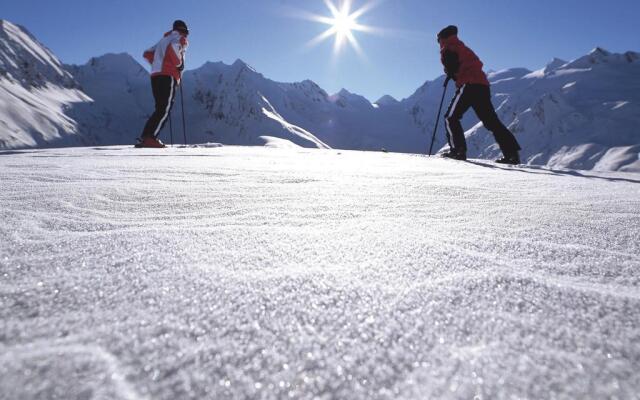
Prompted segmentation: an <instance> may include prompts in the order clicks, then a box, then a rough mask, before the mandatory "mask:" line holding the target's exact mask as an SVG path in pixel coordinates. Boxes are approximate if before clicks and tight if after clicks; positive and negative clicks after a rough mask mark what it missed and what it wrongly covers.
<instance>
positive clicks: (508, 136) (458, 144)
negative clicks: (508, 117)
mask: <svg viewBox="0 0 640 400" xmlns="http://www.w3.org/2000/svg"><path fill="white" fill-rule="evenodd" d="M470 107H473V111H475V112H476V115H477V116H478V118H480V121H482V123H483V124H484V127H485V128H487V129H488V130H490V131H491V132H492V133H493V136H494V137H495V138H496V142H497V143H498V146H500V150H502V154H504V155H505V156H508V155H512V154H515V153H517V152H518V151H519V150H521V149H520V145H519V144H518V141H517V140H516V138H515V137H514V136H513V133H511V131H509V129H507V127H506V126H504V124H503V123H502V122H501V121H500V119H499V118H498V114H496V110H495V109H494V108H493V104H492V103H491V90H490V89H489V86H485V85H469V84H467V85H464V86H462V87H461V88H459V89H458V90H457V91H456V95H455V96H453V100H451V105H450V106H449V109H448V110H447V113H446V114H445V117H444V119H445V124H446V127H447V140H448V141H449V147H451V150H453V151H455V152H458V153H465V154H466V152H467V142H466V141H465V138H464V131H463V129H462V125H461V124H460V120H461V119H462V116H463V115H464V113H465V112H467V110H468V109H469V108H470Z"/></svg>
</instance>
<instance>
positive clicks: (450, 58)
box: [442, 50, 460, 80]
mask: <svg viewBox="0 0 640 400" xmlns="http://www.w3.org/2000/svg"><path fill="white" fill-rule="evenodd" d="M442 65H444V73H445V74H447V77H448V78H451V79H454V80H455V79H456V75H457V74H458V71H459V70H460V59H459V57H458V53H456V52H455V51H451V50H445V51H444V52H443V53H442Z"/></svg>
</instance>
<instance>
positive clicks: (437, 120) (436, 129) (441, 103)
mask: <svg viewBox="0 0 640 400" xmlns="http://www.w3.org/2000/svg"><path fill="white" fill-rule="evenodd" d="M450 79H451V78H449V77H447V79H445V81H444V90H443V91H442V100H440V108H439V109H438V116H437V117H436V127H435V128H434V129H433V136H432V137H431V146H429V157H431V153H432V151H433V142H434V141H435V140H436V132H437V131H438V124H439V123H440V114H442V105H443V104H444V96H445V95H446V94H447V86H449V80H450Z"/></svg>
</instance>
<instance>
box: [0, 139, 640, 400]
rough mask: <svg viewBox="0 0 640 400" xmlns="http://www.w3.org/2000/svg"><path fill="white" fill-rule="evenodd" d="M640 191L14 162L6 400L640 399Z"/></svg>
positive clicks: (45, 158)
mask: <svg viewBox="0 0 640 400" xmlns="http://www.w3.org/2000/svg"><path fill="white" fill-rule="evenodd" d="M639 238H640V174H633V173H597V172H579V171H570V170H555V171H554V170H548V169H542V168H510V167H498V166H496V165H493V164H490V163H487V162H476V161H472V162H470V163H461V162H456V161H449V160H443V159H437V158H431V159H428V158H426V157H421V156H411V155H401V154H383V153H360V152H348V151H333V150H309V149H277V148H276V149H273V148H251V147H245V148H239V147H221V148H173V149H166V150H135V149H132V148H124V147H109V148H67V149H55V150H29V151H22V152H20V151H11V152H3V153H2V154H1V155H0V277H1V279H0V398H2V399H45V398H46V399H51V398H60V399H91V398H93V399H167V400H169V399H226V398H228V399H281V398H295V399H427V398H444V399H471V398H474V396H475V398H478V399H501V398H504V399H507V398H509V399H511V398H530V399H540V398H581V399H584V398H620V399H622V398H625V399H633V398H638V393H640V372H639V371H640V368H639V366H640V326H639V321H640V288H639V285H640V240H639Z"/></svg>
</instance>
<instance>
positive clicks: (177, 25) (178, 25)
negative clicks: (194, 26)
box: [173, 20, 189, 35]
mask: <svg viewBox="0 0 640 400" xmlns="http://www.w3.org/2000/svg"><path fill="white" fill-rule="evenodd" d="M173 30H174V31H178V32H183V33H186V34H187V35H188V34H189V28H187V24H186V23H185V22H184V21H181V20H176V21H175V22H174V23H173Z"/></svg>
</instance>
